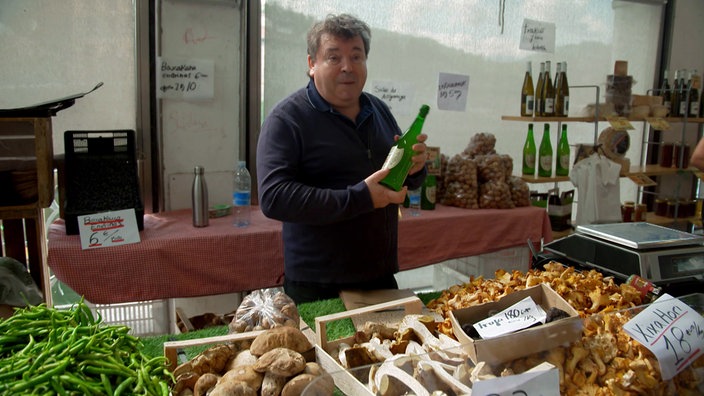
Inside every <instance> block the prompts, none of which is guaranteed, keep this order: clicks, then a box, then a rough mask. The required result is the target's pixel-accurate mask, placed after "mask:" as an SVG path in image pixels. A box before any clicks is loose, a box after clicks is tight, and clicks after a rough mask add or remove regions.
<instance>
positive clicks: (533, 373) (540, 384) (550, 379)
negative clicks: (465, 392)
mask: <svg viewBox="0 0 704 396" xmlns="http://www.w3.org/2000/svg"><path fill="white" fill-rule="evenodd" d="M472 395H473V396H476V395H479V396H559V395H560V372H559V370H558V369H557V367H555V366H553V365H552V364H549V363H542V364H540V365H538V366H537V367H535V368H533V369H531V370H528V371H526V372H525V373H522V374H517V375H509V376H506V377H496V378H491V379H487V380H483V381H476V382H474V383H472Z"/></svg>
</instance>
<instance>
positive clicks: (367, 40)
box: [308, 14, 372, 59]
mask: <svg viewBox="0 0 704 396" xmlns="http://www.w3.org/2000/svg"><path fill="white" fill-rule="evenodd" d="M325 33H327V34H331V35H333V36H335V37H340V38H344V39H351V38H354V37H357V36H359V37H361V38H362V41H363V42H364V55H365V56H368V55H369V45H370V44H371V40H372V32H371V30H369V26H368V25H367V24H366V23H364V22H363V21H361V20H360V19H358V18H356V17H354V16H352V15H349V14H340V15H333V14H328V16H327V17H325V20H323V21H320V22H317V23H316V24H315V25H313V27H311V28H310V30H309V31H308V55H310V56H311V57H312V58H313V59H315V55H316V54H317V53H318V48H319V47H320V37H321V36H322V35H323V34H325Z"/></svg>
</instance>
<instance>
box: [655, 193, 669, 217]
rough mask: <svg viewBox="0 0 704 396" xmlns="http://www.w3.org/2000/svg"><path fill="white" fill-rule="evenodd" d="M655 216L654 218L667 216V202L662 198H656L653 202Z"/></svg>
mask: <svg viewBox="0 0 704 396" xmlns="http://www.w3.org/2000/svg"><path fill="white" fill-rule="evenodd" d="M655 215H656V216H663V217H664V216H666V215H667V200H666V199H664V198H658V199H656V200H655Z"/></svg>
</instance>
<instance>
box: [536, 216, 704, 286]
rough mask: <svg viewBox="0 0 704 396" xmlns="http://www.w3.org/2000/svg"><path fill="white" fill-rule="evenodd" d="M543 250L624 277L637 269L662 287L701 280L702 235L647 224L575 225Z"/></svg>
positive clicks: (703, 263)
mask: <svg viewBox="0 0 704 396" xmlns="http://www.w3.org/2000/svg"><path fill="white" fill-rule="evenodd" d="M544 250H545V251H547V252H550V253H552V254H554V255H556V256H558V257H560V258H563V259H566V260H567V261H572V262H575V263H578V264H579V265H581V266H583V267H586V268H594V269H596V270H598V271H600V272H602V273H604V274H605V275H613V276H614V277H616V278H619V279H621V280H622V281H625V280H626V279H627V278H628V277H629V276H630V275H633V274H635V275H640V276H641V277H643V278H645V279H648V280H650V281H652V282H653V283H655V284H657V285H660V286H662V285H674V284H679V285H682V286H683V285H685V284H688V285H690V286H695V287H696V288H699V287H700V286H701V284H702V283H703V282H704V236H701V235H695V234H691V233H688V232H683V231H678V230H675V229H671V228H667V227H663V226H659V225H655V224H651V223H645V222H638V223H612V224H589V225H579V226H577V228H576V230H575V232H574V233H573V234H571V235H568V236H566V237H564V238H561V239H558V240H556V241H553V242H550V243H548V244H546V245H545V246H544ZM557 260H558V261H559V259H557Z"/></svg>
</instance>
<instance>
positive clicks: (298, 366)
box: [252, 348, 306, 377]
mask: <svg viewBox="0 0 704 396" xmlns="http://www.w3.org/2000/svg"><path fill="white" fill-rule="evenodd" d="M252 367H253V368H254V370H256V371H258V372H260V373H263V372H272V373H274V374H276V375H280V376H283V377H292V376H294V375H296V374H298V373H300V372H301V371H303V370H304V369H305V368H306V360H305V359H304V358H303V355H301V354H300V353H298V352H296V351H294V350H291V349H288V348H274V349H272V350H270V351H269V352H267V353H265V354H263V355H262V356H260V357H259V359H257V362H256V363H255V364H254V365H253V366H252Z"/></svg>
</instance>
